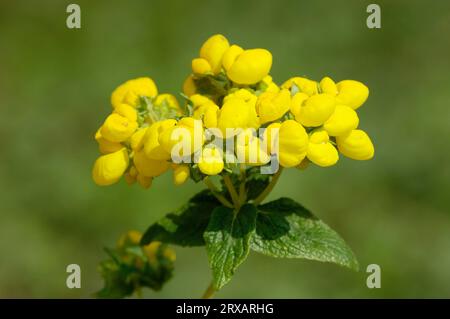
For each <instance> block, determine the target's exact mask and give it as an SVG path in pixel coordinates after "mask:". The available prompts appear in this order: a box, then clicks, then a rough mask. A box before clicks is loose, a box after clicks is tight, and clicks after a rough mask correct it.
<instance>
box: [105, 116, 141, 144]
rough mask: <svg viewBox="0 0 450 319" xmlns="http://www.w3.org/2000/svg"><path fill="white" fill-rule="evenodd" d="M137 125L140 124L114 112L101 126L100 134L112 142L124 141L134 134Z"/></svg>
mask: <svg viewBox="0 0 450 319" xmlns="http://www.w3.org/2000/svg"><path fill="white" fill-rule="evenodd" d="M137 127H138V124H137V123H136V122H134V121H130V120H129V119H127V118H126V117H123V116H122V115H119V114H116V113H113V114H111V115H109V116H108V117H107V118H106V120H105V122H104V123H103V125H102V127H101V128H100V134H101V135H102V137H103V138H105V139H107V140H109V141H111V142H123V141H125V140H126V139H128V138H129V137H131V135H133V133H134V131H136V129H137Z"/></svg>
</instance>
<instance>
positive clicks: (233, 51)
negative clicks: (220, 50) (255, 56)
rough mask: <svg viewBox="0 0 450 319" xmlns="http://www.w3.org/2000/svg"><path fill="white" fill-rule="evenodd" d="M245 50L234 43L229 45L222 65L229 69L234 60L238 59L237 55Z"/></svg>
mask: <svg viewBox="0 0 450 319" xmlns="http://www.w3.org/2000/svg"><path fill="white" fill-rule="evenodd" d="M242 52H244V49H242V48H241V47H240V46H238V45H235V44H233V45H232V46H231V47H229V48H228V49H227V50H226V51H225V53H224V54H223V59H222V65H223V68H224V69H225V70H226V71H228V70H229V69H230V68H231V66H232V65H233V63H234V61H236V59H237V57H238V56H239V55H240V54H241V53H242Z"/></svg>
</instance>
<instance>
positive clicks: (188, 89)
mask: <svg viewBox="0 0 450 319" xmlns="http://www.w3.org/2000/svg"><path fill="white" fill-rule="evenodd" d="M182 90H183V94H184V95H186V96H187V97H189V96H191V95H194V94H195V93H197V87H196V86H195V82H194V76H193V75H192V74H191V75H189V76H188V77H187V78H186V80H184V82H183V88H182Z"/></svg>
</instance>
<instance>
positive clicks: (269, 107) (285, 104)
mask: <svg viewBox="0 0 450 319" xmlns="http://www.w3.org/2000/svg"><path fill="white" fill-rule="evenodd" d="M290 106H291V94H290V93H289V91H288V90H287V89H282V90H281V91H279V92H278V93H272V92H264V93H262V94H261V95H260V96H259V97H258V101H257V102H256V109H257V112H258V115H259V118H260V123H261V124H264V123H267V122H272V121H275V120H277V119H279V118H281V117H282V116H283V115H284V114H285V113H286V112H287V111H289V109H290Z"/></svg>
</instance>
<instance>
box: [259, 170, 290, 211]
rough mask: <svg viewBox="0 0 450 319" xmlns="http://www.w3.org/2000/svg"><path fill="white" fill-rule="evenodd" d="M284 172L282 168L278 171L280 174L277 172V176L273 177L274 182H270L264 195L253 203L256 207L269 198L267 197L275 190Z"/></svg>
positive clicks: (263, 192)
mask: <svg viewBox="0 0 450 319" xmlns="http://www.w3.org/2000/svg"><path fill="white" fill-rule="evenodd" d="M282 170H283V168H282V167H280V168H279V169H278V172H276V173H275V175H273V177H272V180H271V181H270V183H269V185H267V187H266V188H265V189H264V190H263V191H262V193H261V194H259V196H258V197H256V198H255V200H254V201H253V203H254V204H255V205H259V204H260V203H261V202H262V201H263V200H264V199H265V198H266V197H267V195H269V194H270V192H271V191H272V190H273V188H274V187H275V185H276V184H277V181H278V179H279V178H280V175H281V172H282Z"/></svg>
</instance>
